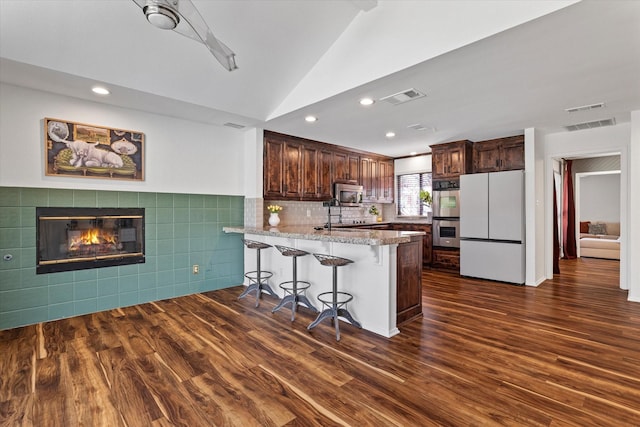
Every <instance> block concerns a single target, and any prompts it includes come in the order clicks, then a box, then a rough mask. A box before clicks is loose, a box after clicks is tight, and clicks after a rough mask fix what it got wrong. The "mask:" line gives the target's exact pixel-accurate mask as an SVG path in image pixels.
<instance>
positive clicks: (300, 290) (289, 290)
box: [271, 245, 318, 322]
mask: <svg viewBox="0 0 640 427" xmlns="http://www.w3.org/2000/svg"><path fill="white" fill-rule="evenodd" d="M275 246H276V249H278V250H279V251H280V253H281V254H282V255H283V256H286V257H291V258H292V267H293V280H288V281H286V282H282V283H280V285H279V286H280V289H282V290H283V291H284V293H285V296H284V297H283V298H282V300H280V302H279V303H278V305H277V306H275V307H274V309H273V310H271V312H272V313H275V312H276V311H278V310H280V309H281V308H282V307H284V306H285V305H286V304H288V303H291V321H292V322H293V321H294V320H295V318H296V311H297V308H298V305H301V304H304V305H305V306H307V308H309V309H310V310H312V311H313V312H314V313H317V312H318V309H317V308H315V307H314V306H313V304H311V301H309V299H308V298H307V296H306V295H305V292H306V290H307V289H309V287H311V283H309V282H306V281H304V280H298V257H301V256H305V255H309V252H306V251H303V250H301V249H297V248H291V247H288V246H281V245H275Z"/></svg>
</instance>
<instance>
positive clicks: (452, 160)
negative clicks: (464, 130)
mask: <svg viewBox="0 0 640 427" xmlns="http://www.w3.org/2000/svg"><path fill="white" fill-rule="evenodd" d="M472 147H473V144H472V142H471V141H467V140H463V141H456V142H449V143H446V144H437V145H432V146H431V154H432V157H431V161H432V171H431V173H432V179H447V178H457V177H459V176H460V175H462V174H465V173H469V172H471V162H472Z"/></svg>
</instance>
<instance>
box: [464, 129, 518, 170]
mask: <svg viewBox="0 0 640 427" xmlns="http://www.w3.org/2000/svg"><path fill="white" fill-rule="evenodd" d="M515 169H524V135H518V136H511V137H507V138H497V139H491V140H488V141H481V142H476V143H474V144H473V172H474V173H482V172H499V171H508V170H515Z"/></svg>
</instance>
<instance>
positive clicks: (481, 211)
mask: <svg viewBox="0 0 640 427" xmlns="http://www.w3.org/2000/svg"><path fill="white" fill-rule="evenodd" d="M487 194H489V174H486V173H478V174H473V175H462V176H461V177H460V236H461V237H464V238H473V239H488V238H489V199H488V197H487Z"/></svg>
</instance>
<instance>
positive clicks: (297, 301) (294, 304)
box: [271, 281, 318, 322]
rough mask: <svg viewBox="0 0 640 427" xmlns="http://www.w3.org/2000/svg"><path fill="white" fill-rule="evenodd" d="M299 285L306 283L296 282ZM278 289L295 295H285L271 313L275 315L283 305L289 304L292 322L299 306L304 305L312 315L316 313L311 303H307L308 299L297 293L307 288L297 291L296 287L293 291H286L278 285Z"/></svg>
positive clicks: (316, 310)
mask: <svg viewBox="0 0 640 427" xmlns="http://www.w3.org/2000/svg"><path fill="white" fill-rule="evenodd" d="M298 283H299V284H300V283H305V284H306V283H307V282H301V281H299V282H298ZM280 287H281V288H282V289H284V290H285V291H286V292H295V293H290V294H289V295H286V296H285V297H284V298H282V299H281V300H280V302H279V303H278V305H276V306H275V307H274V308H273V310H271V312H272V313H275V312H276V311H278V310H280V309H281V308H283V307H284V306H285V305H287V304H289V303H291V321H292V322H293V321H294V320H295V318H296V311H297V308H298V306H299V305H304V306H306V307H307V308H308V309H310V310H311V311H313V312H314V313H317V312H318V309H317V308H315V307H314V306H313V304H311V301H309V298H307V296H306V295H304V294H300V293H298V292H299V290H304V289H306V288H307V287H308V286H307V287H305V288H304V289H298V288H297V286H296V287H295V289H287V288H285V287H283V286H282V285H280Z"/></svg>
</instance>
